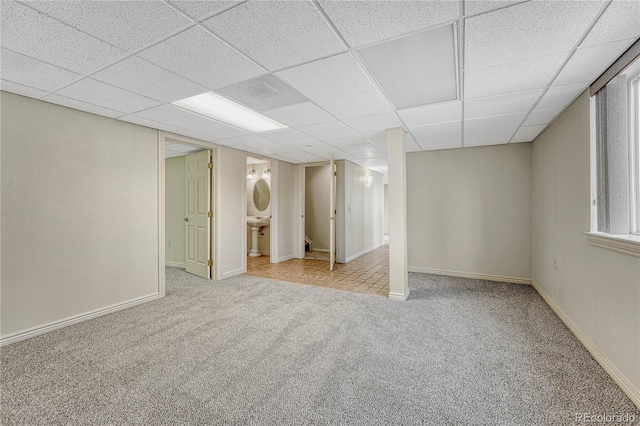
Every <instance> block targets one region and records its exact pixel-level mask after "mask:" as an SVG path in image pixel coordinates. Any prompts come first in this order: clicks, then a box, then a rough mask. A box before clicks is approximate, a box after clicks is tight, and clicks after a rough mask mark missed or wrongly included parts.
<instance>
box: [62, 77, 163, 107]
mask: <svg viewBox="0 0 640 426" xmlns="http://www.w3.org/2000/svg"><path fill="white" fill-rule="evenodd" d="M56 94H58V95H61V96H66V97H68V98H73V99H77V100H79V101H83V102H87V103H90V104H94V105H98V106H101V107H104V108H109V109H114V110H116V111H124V112H126V113H132V112H135V111H140V110H143V109H147V108H151V107H153V106H156V105H158V104H159V102H157V101H155V100H153V99H149V98H145V97H144V96H140V95H137V94H135V93H131V92H127V91H126V90H122V89H119V88H117V87H114V86H111V85H109V84H105V83H102V82H100V81H96V80H92V79H90V78H85V79H84V80H80V81H79V82H77V83H74V84H72V85H71V86H68V87H65V88H64V89H62V90H59V91H58V92H56Z"/></svg>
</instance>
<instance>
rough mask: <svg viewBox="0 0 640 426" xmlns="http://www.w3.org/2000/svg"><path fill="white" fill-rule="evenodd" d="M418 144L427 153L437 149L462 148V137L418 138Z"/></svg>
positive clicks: (455, 135) (458, 135)
mask: <svg viewBox="0 0 640 426" xmlns="http://www.w3.org/2000/svg"><path fill="white" fill-rule="evenodd" d="M416 138H417V139H418V143H419V144H420V146H421V147H422V149H423V150H425V151H431V150H436V149H452V148H462V135H461V134H460V133H457V134H454V135H440V136H418V135H416Z"/></svg>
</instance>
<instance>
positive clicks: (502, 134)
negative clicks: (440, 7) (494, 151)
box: [464, 127, 516, 147]
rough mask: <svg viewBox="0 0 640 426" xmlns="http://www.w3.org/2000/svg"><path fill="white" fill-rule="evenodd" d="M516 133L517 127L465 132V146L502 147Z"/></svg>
mask: <svg viewBox="0 0 640 426" xmlns="http://www.w3.org/2000/svg"><path fill="white" fill-rule="evenodd" d="M515 131H516V127H508V128H501V129H492V130H486V131H482V132H465V134H464V146H465V147H470V146H484V145H501V144H505V143H507V142H509V139H511V136H513V134H514V133H515Z"/></svg>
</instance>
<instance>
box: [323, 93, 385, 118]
mask: <svg viewBox="0 0 640 426" xmlns="http://www.w3.org/2000/svg"><path fill="white" fill-rule="evenodd" d="M318 105H320V106H321V107H322V108H324V109H326V110H327V111H329V112H330V113H331V114H333V116H335V117H336V118H338V119H340V120H345V119H348V118H354V117H363V116H365V115H375V114H383V113H385V112H391V108H390V107H389V105H388V104H387V102H386V101H385V100H384V99H383V98H382V96H380V94H379V93H378V91H377V90H371V91H369V92H363V93H357V94H355V95H348V96H342V97H340V98H333V99H325V100H323V101H319V102H318Z"/></svg>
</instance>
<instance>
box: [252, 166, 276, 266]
mask: <svg viewBox="0 0 640 426" xmlns="http://www.w3.org/2000/svg"><path fill="white" fill-rule="evenodd" d="M246 197H247V199H246V206H247V211H246V217H247V230H248V232H247V256H249V257H261V256H271V220H272V208H271V204H272V203H271V198H272V197H271V160H270V159H267V158H260V157H257V156H253V155H251V156H250V155H247V191H246Z"/></svg>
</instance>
